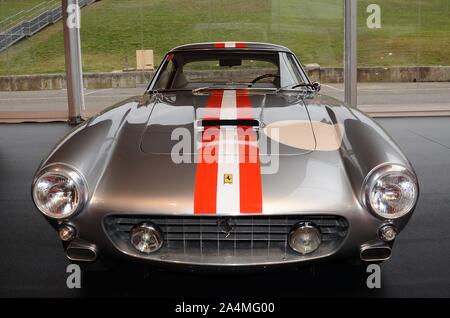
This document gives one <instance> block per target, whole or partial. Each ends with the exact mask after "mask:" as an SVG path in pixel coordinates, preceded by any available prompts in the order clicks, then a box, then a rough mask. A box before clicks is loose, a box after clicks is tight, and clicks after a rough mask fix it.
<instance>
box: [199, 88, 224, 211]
mask: <svg viewBox="0 0 450 318" xmlns="http://www.w3.org/2000/svg"><path fill="white" fill-rule="evenodd" d="M222 97H223V90H215V91H212V92H211V95H210V96H209V98H208V102H207V104H206V109H205V116H204V117H207V118H209V119H218V117H216V115H215V114H213V115H212V116H211V112H210V114H208V111H211V110H212V109H214V108H217V109H219V110H220V107H221V105H222ZM219 116H220V114H219ZM214 117H215V118H214ZM217 131H218V128H217V127H208V128H206V129H205V130H204V131H203V132H202V144H201V147H200V149H199V154H198V155H199V162H198V163H197V171H196V175H195V186H194V214H215V213H216V202H217V198H216V197H217V196H216V194H217V178H218V176H217V169H218V161H217V155H218V153H217V152H218V149H217V147H216V146H214V145H217V144H218V142H219V140H218V138H219V134H218V133H217Z"/></svg>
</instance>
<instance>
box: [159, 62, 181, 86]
mask: <svg viewBox="0 0 450 318" xmlns="http://www.w3.org/2000/svg"><path fill="white" fill-rule="evenodd" d="M175 71H176V67H175V63H174V62H173V60H171V61H167V62H166V66H165V67H164V69H163V71H162V72H161V74H160V75H159V79H158V82H157V83H156V84H155V89H168V88H170V87H168V86H169V85H170V84H171V81H172V79H173V75H174V74H175Z"/></svg>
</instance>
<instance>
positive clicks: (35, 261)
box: [0, 117, 450, 297]
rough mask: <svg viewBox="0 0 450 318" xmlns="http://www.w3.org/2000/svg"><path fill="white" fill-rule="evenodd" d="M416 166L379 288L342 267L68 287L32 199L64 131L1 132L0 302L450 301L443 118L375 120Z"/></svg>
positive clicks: (51, 127) (24, 128)
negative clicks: (405, 220) (414, 192)
mask: <svg viewBox="0 0 450 318" xmlns="http://www.w3.org/2000/svg"><path fill="white" fill-rule="evenodd" d="M378 121H379V122H380V123H381V124H382V125H383V126H384V127H385V128H386V129H387V130H388V131H389V132H390V133H391V135H392V136H393V137H394V139H395V140H396V141H397V142H398V143H399V145H400V146H401V147H402V148H403V150H404V151H405V153H406V154H407V156H408V157H409V159H410V160H411V162H412V164H413V166H414V167H415V169H416V171H417V173H418V177H419V180H420V184H421V196H420V200H419V203H418V206H417V209H416V211H415V215H414V216H413V218H412V219H411V221H410V223H409V224H408V226H407V227H406V229H405V231H403V232H402V233H401V235H400V236H399V238H398V239H397V241H396V244H395V248H394V252H393V257H392V259H391V260H389V261H387V262H386V263H384V264H383V266H382V288H381V289H380V290H369V289H367V288H366V287H365V279H366V276H364V275H363V273H358V272H354V271H351V270H349V269H348V268H347V267H343V266H342V265H337V264H333V265H329V266H324V267H316V268H315V270H314V272H304V271H298V272H297V271H295V272H291V271H283V272H274V273H266V274H253V275H245V276H218V275H208V276H202V275H194V274H190V273H188V274H186V273H185V274H183V273H171V272H143V271H139V270H135V271H134V272H129V271H128V272H127V273H129V274H133V273H134V274H133V277H132V278H129V277H127V276H125V275H124V271H117V272H114V273H112V274H111V273H110V274H104V273H96V274H93V275H90V276H88V277H85V280H84V281H83V288H82V289H81V290H69V289H67V288H66V272H65V269H66V265H67V262H66V259H65V256H64V253H63V251H62V248H61V245H60V243H59V241H58V238H57V235H56V233H54V232H53V230H52V229H51V228H50V226H49V225H48V224H47V223H46V222H45V220H44V218H43V217H41V216H40V214H39V212H38V211H37V210H36V209H35V208H34V206H33V204H32V202H31V199H30V183H31V179H32V176H33V173H34V171H35V169H36V167H37V166H38V165H39V162H40V161H41V159H42V158H43V157H44V156H45V155H46V154H47V153H48V152H49V151H50V149H51V148H52V147H53V145H54V144H55V142H56V141H57V140H59V139H60V138H61V137H62V136H63V135H64V134H66V133H67V132H69V131H70V130H71V128H70V127H69V126H67V125H66V124H63V123H45V124H42V123H41V124H2V125H0V176H1V177H0V251H1V257H0V297H1V296H3V297H5V296H8V297H12V296H28V297H30V296H34V297H47V296H52V297H79V296H86V295H88V296H106V295H111V296H140V297H143V296H149V297H152V296H154V297H155V296H168V297H170V296H172V297H176V296H185V297H186V296H189V297H195V296H203V297H207V296H211V295H215V296H228V297H229V296H233V297H246V296H248V295H252V296H256V297H258V296H259V297H264V296H273V297H277V296H278V297H279V296H289V297H298V296H339V297H343V296H356V297H362V296H369V297H428V296H430V297H431V296H434V297H444V296H446V297H450V266H449V264H450V232H449V230H448V229H449V228H450V217H449V211H450V198H449V193H450V182H449V177H448V171H450V118H448V117H447V118H445V117H440V118H391V119H386V118H385V119H378Z"/></svg>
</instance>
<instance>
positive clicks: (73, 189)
mask: <svg viewBox="0 0 450 318" xmlns="http://www.w3.org/2000/svg"><path fill="white" fill-rule="evenodd" d="M32 192H33V201H34V203H35V204H36V207H37V208H38V209H39V210H40V211H41V212H42V213H43V214H45V215H46V216H48V217H50V218H53V219H64V218H68V217H69V216H72V215H73V214H75V213H76V212H78V211H79V210H80V209H81V208H82V207H83V205H84V203H85V202H86V199H87V194H88V191H87V186H86V182H85V180H84V178H83V177H82V175H81V174H80V173H79V172H77V171H76V170H74V169H73V168H71V167H68V166H66V165H54V166H49V167H46V168H44V169H43V170H42V171H41V172H40V173H39V174H38V176H37V178H36V179H35V180H34V183H33V189H32Z"/></svg>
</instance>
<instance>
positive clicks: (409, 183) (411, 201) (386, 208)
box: [363, 165, 419, 219]
mask: <svg viewBox="0 0 450 318" xmlns="http://www.w3.org/2000/svg"><path fill="white" fill-rule="evenodd" d="M418 194H419V187H418V184H417V179H416V176H415V175H414V174H413V173H412V172H411V171H409V170H408V169H406V168H405V167H402V166H399V165H385V166H381V167H379V168H377V169H375V170H374V171H373V172H372V173H370V174H369V176H368V178H367V180H366V183H365V186H364V197H363V201H364V203H365V205H366V206H367V207H368V208H369V209H370V210H371V211H373V212H374V213H375V214H377V215H378V216H381V217H382V218H385V219H397V218H400V217H402V216H404V215H406V214H408V213H409V212H411V210H412V209H413V208H414V206H415V204H416V202H417V198H418Z"/></svg>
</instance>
